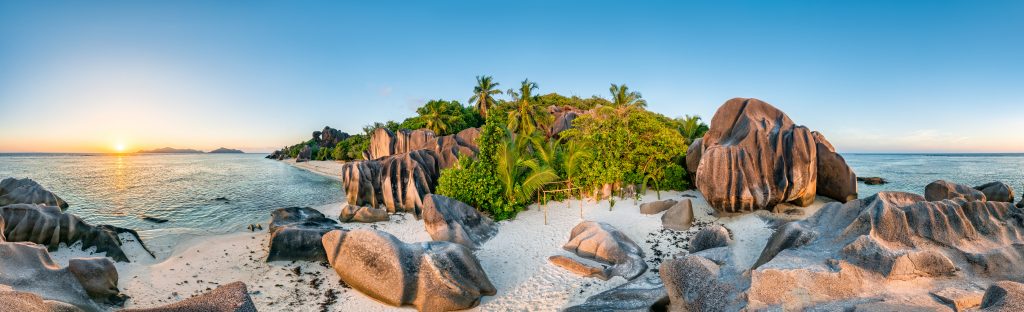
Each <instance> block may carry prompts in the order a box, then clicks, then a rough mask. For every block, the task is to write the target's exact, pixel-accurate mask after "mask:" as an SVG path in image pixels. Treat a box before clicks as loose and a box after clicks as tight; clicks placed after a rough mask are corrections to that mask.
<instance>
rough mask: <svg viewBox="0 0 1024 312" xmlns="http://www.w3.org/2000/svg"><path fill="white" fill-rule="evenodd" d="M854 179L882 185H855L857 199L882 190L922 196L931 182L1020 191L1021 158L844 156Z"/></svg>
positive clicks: (1023, 164)
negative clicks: (997, 186)
mask: <svg viewBox="0 0 1024 312" xmlns="http://www.w3.org/2000/svg"><path fill="white" fill-rule="evenodd" d="M843 157H844V158H846V163H847V164H849V165H850V167H851V168H853V171H854V172H856V173H857V176H861V177H869V176H876V177H882V178H885V179H886V180H888V181H889V182H890V183H889V184H885V185H865V184H863V183H860V185H858V192H857V193H858V194H859V195H860V197H862V198H863V197H867V196H871V195H873V194H875V193H878V192H880V191H884V190H893V191H904V192H911V193H917V194H924V187H925V185H928V183H932V182H933V181H935V180H940V179H942V180H947V181H950V182H955V183H960V184H965V185H968V186H978V185H981V184H985V183H988V182H992V181H1002V182H1005V183H1007V184H1009V185H1010V186H1012V187H1013V188H1014V190H1015V191H1017V194H1018V195H1017V198H1016V199H1017V200H1020V192H1021V191H1024V154H844V155H843Z"/></svg>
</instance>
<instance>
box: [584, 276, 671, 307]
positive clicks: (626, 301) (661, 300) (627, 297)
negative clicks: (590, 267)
mask: <svg viewBox="0 0 1024 312" xmlns="http://www.w3.org/2000/svg"><path fill="white" fill-rule="evenodd" d="M667 304H668V294H667V293H666V292H665V285H664V284H663V283H662V282H661V279H660V278H658V277H657V276H649V277H646V278H638V279H635V280H633V281H631V282H629V283H625V284H622V285H621V286H618V287H615V288H612V289H609V290H606V291H604V292H602V293H599V294H597V295H593V296H591V297H590V298H587V301H586V302H584V303H583V304H580V305H577V306H573V307H569V308H568V309H565V310H564V311H565V312H594V311H636V312H646V311H664V310H665V306H666V305H667Z"/></svg>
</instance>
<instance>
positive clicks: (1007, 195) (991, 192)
mask: <svg viewBox="0 0 1024 312" xmlns="http://www.w3.org/2000/svg"><path fill="white" fill-rule="evenodd" d="M974 189H976V190H979V191H981V193H982V194H985V200H988V201H997V202H1007V203H1012V202H1013V198H1014V197H1016V195H1015V194H1014V192H1013V187H1011V186H1010V185H1008V184H1006V183H1003V182H998V181H996V182H989V183H985V184H982V185H979V186H975V187H974Z"/></svg>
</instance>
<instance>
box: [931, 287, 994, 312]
mask: <svg viewBox="0 0 1024 312" xmlns="http://www.w3.org/2000/svg"><path fill="white" fill-rule="evenodd" d="M931 294H932V296H935V298H938V299H939V301H942V302H943V303H945V304H948V305H951V306H953V309H955V310H956V311H966V310H967V309H970V308H974V307H977V306H979V305H981V299H982V297H983V296H984V295H985V293H984V292H982V291H980V290H978V291H974V290H969V289H963V288H960V287H946V288H943V289H939V290H936V291H933V292H931Z"/></svg>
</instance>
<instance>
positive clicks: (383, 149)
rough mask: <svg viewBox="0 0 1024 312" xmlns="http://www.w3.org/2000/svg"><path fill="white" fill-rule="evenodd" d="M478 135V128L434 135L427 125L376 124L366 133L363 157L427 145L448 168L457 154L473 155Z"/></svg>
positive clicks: (442, 166) (402, 151)
mask: <svg viewBox="0 0 1024 312" xmlns="http://www.w3.org/2000/svg"><path fill="white" fill-rule="evenodd" d="M478 137H480V129H479V128H468V129H465V130H462V131H460V132H459V133H456V134H452V135H445V136H437V135H436V134H434V132H433V131H430V130H427V129H418V130H405V129H402V130H399V131H398V132H397V133H396V132H391V131H390V130H388V129H384V128H377V129H376V130H374V131H373V134H371V135H370V147H369V148H368V149H367V150H366V153H365V155H363V156H364V158H366V159H368V160H376V159H381V158H384V157H388V156H393V155H398V154H404V153H408V152H412V151H416V150H422V149H428V150H432V151H434V152H435V153H437V156H438V162H439V163H440V164H441V168H450V167H451V166H452V165H454V164H455V163H456V162H457V161H458V160H459V156H460V155H467V156H470V157H472V156H476V154H477V153H478V152H479V149H478V147H477V143H476V139H477V138H478Z"/></svg>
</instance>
